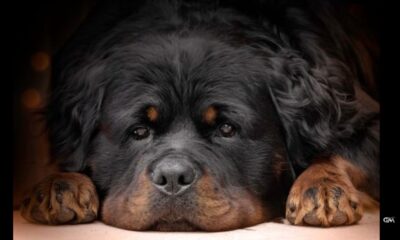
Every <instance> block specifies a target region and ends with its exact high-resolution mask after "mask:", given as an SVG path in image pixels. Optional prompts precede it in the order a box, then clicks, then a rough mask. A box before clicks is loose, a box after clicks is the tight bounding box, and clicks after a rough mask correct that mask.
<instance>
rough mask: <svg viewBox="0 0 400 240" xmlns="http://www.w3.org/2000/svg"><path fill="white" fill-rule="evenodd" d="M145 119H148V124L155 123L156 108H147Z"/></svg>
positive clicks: (156, 117) (156, 116)
mask: <svg viewBox="0 0 400 240" xmlns="http://www.w3.org/2000/svg"><path fill="white" fill-rule="evenodd" d="M147 117H148V119H149V121H150V122H155V121H157V119H158V110H157V108H156V107H153V106H151V107H149V108H148V109H147Z"/></svg>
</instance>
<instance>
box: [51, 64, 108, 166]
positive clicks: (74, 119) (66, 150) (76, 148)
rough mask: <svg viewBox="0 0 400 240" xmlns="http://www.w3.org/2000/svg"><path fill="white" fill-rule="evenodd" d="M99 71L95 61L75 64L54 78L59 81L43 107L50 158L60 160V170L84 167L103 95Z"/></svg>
mask: <svg viewBox="0 0 400 240" xmlns="http://www.w3.org/2000/svg"><path fill="white" fill-rule="evenodd" d="M82 66H84V67H82ZM102 69H103V66H102V65H101V64H100V63H98V62H94V63H90V64H89V63H88V64H87V65H86V64H82V63H76V64H71V65H70V66H65V68H64V69H63V70H62V72H61V73H60V74H57V75H56V76H58V78H59V79H57V82H58V83H57V84H56V86H55V87H54V89H53V92H52V93H51V97H50V99H49V104H48V106H47V124H48V127H49V139H50V146H51V155H52V158H53V159H56V160H58V161H60V167H61V169H62V170H64V171H81V170H83V169H84V167H85V162H84V159H85V157H86V154H87V150H88V147H89V141H90V138H91V137H92V135H93V134H94V133H95V131H96V128H97V125H98V121H99V117H100V109H101V103H102V100H103V96H104V87H103V86H102V79H101V78H102V76H101V73H102Z"/></svg>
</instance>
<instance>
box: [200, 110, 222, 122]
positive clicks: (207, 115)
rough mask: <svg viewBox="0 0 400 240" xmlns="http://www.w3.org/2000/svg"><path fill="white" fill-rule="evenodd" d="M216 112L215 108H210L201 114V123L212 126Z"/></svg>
mask: <svg viewBox="0 0 400 240" xmlns="http://www.w3.org/2000/svg"><path fill="white" fill-rule="evenodd" d="M217 113H218V112H217V110H216V109H215V107H213V106H210V107H208V108H207V109H206V110H205V111H204V112H203V121H204V122H206V123H207V124H213V123H214V121H215V119H216V118H217Z"/></svg>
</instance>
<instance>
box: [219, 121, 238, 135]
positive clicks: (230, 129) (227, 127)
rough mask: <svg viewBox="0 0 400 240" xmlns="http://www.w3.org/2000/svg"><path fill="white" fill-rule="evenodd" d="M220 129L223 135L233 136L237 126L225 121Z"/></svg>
mask: <svg viewBox="0 0 400 240" xmlns="http://www.w3.org/2000/svg"><path fill="white" fill-rule="evenodd" d="M219 131H220V132H221V134H222V136H223V137H232V136H233V135H235V127H234V126H232V125H231V124H229V123H224V124H222V125H221V126H220V127H219Z"/></svg>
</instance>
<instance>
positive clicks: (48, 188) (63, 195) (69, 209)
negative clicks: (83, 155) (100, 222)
mask: <svg viewBox="0 0 400 240" xmlns="http://www.w3.org/2000/svg"><path fill="white" fill-rule="evenodd" d="M98 208H99V200H98V196H97V193H96V189H95V186H94V185H93V183H92V181H91V180H90V179H89V178H88V177H87V176H85V175H83V174H79V173H56V174H53V175H50V176H48V177H46V178H45V179H43V180H42V181H41V182H39V183H38V184H37V185H36V186H34V187H33V189H32V191H31V192H30V193H29V194H28V196H27V197H26V198H25V200H24V201H23V203H22V205H21V214H22V216H23V217H24V218H25V219H26V220H28V221H30V222H36V223H44V224H67V223H71V224H72V223H86V222H91V221H93V220H95V219H96V218H97V212H98Z"/></svg>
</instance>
